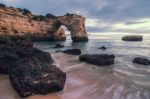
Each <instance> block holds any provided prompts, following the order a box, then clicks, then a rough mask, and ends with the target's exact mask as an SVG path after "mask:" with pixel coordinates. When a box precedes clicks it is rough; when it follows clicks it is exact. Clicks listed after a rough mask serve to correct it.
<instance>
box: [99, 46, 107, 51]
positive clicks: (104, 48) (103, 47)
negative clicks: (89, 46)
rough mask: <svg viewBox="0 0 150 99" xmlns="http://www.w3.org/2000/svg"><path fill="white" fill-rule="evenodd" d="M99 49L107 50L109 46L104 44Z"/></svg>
mask: <svg viewBox="0 0 150 99" xmlns="http://www.w3.org/2000/svg"><path fill="white" fill-rule="evenodd" d="M98 49H102V50H106V49H107V48H106V47H105V46H102V47H100V48H98Z"/></svg>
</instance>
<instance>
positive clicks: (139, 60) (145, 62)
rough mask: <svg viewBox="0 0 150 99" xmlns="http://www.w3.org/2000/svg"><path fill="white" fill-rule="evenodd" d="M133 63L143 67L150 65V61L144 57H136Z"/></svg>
mask: <svg viewBox="0 0 150 99" xmlns="http://www.w3.org/2000/svg"><path fill="white" fill-rule="evenodd" d="M133 63H136V64H141V65H150V60H148V59H146V58H144V57H136V58H134V59H133Z"/></svg>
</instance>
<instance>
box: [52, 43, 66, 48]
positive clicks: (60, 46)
mask: <svg viewBox="0 0 150 99" xmlns="http://www.w3.org/2000/svg"><path fill="white" fill-rule="evenodd" d="M63 47H65V46H64V45H62V44H59V43H58V44H56V45H55V46H54V47H53V48H63Z"/></svg>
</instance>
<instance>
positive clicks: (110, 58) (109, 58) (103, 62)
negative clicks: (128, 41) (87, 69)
mask: <svg viewBox="0 0 150 99" xmlns="http://www.w3.org/2000/svg"><path fill="white" fill-rule="evenodd" d="M114 58H115V56H114V55H107V54H84V55H81V56H79V60H80V61H84V62H87V63H90V64H93V65H98V66H108V65H112V64H114Z"/></svg>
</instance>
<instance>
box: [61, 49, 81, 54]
mask: <svg viewBox="0 0 150 99" xmlns="http://www.w3.org/2000/svg"><path fill="white" fill-rule="evenodd" d="M62 52H63V53H65V54H71V55H80V54H81V50H80V49H66V50H64V51H62Z"/></svg>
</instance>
